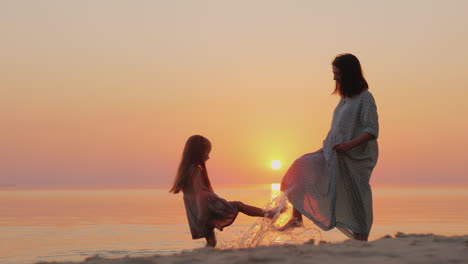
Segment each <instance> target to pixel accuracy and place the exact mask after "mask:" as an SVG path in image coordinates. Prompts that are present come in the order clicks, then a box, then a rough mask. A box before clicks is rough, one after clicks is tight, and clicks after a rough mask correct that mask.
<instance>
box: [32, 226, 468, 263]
mask: <svg viewBox="0 0 468 264" xmlns="http://www.w3.org/2000/svg"><path fill="white" fill-rule="evenodd" d="M349 262H353V263H360V264H365V263H385V264H387V263H449V262H450V263H468V234H466V235H459V236H441V235H434V234H405V233H400V232H398V233H396V234H395V235H393V236H390V235H387V236H384V237H382V238H379V239H376V240H373V241H371V242H362V241H355V240H346V241H343V242H337V243H329V242H325V241H314V240H310V241H308V242H306V243H304V244H301V245H287V244H286V245H274V246H267V247H256V248H239V249H223V250H220V249H212V248H199V249H194V250H191V251H182V252H181V253H177V254H173V255H153V256H148V257H129V256H126V257H122V258H103V257H100V256H98V255H95V256H92V257H88V258H85V259H84V260H83V261H81V262H70V261H65V262H55V261H54V262H36V263H35V264H156V263H212V264H217V263H223V264H224V263H225V264H231V263H232V264H234V263H322V264H323V263H349Z"/></svg>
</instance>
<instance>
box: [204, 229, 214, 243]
mask: <svg viewBox="0 0 468 264" xmlns="http://www.w3.org/2000/svg"><path fill="white" fill-rule="evenodd" d="M205 239H206V247H216V236H215V232H214V229H211V231H209V232H208V234H207V235H206V237H205Z"/></svg>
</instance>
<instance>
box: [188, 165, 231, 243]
mask: <svg viewBox="0 0 468 264" xmlns="http://www.w3.org/2000/svg"><path fill="white" fill-rule="evenodd" d="M201 171H202V168H201V167H200V166H194V168H193V173H192V177H191V178H190V179H189V182H188V184H186V186H185V187H184V189H183V193H184V205H185V212H186V213H187V220H188V223H189V227H190V232H191V234H192V238H193V239H198V238H204V237H206V236H207V235H208V234H209V233H210V232H211V231H212V230H213V229H214V228H217V229H219V230H221V231H222V230H223V228H224V227H226V226H229V225H231V224H232V223H233V222H234V220H235V219H236V217H237V215H238V213H239V208H238V207H237V203H236V202H228V201H226V200H224V199H223V198H221V197H219V196H218V195H216V194H215V193H214V191H213V188H211V185H210V183H209V181H208V180H207V179H204V177H203V174H202V172H201Z"/></svg>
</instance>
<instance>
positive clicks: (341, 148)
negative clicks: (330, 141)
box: [333, 141, 354, 152]
mask: <svg viewBox="0 0 468 264" xmlns="http://www.w3.org/2000/svg"><path fill="white" fill-rule="evenodd" d="M353 147H354V146H353V144H352V143H351V142H350V141H346V142H342V143H338V144H335V145H334V146H333V149H334V150H336V151H338V152H347V151H349V150H350V149H352V148H353Z"/></svg>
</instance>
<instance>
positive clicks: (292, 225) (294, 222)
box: [276, 218, 304, 232]
mask: <svg viewBox="0 0 468 264" xmlns="http://www.w3.org/2000/svg"><path fill="white" fill-rule="evenodd" d="M303 226H304V223H303V222H302V220H299V219H296V218H292V219H290V220H289V221H288V222H287V223H286V224H285V225H284V226H282V227H278V228H277V229H276V230H278V231H280V232H283V231H286V230H289V229H293V228H296V227H303Z"/></svg>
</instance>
